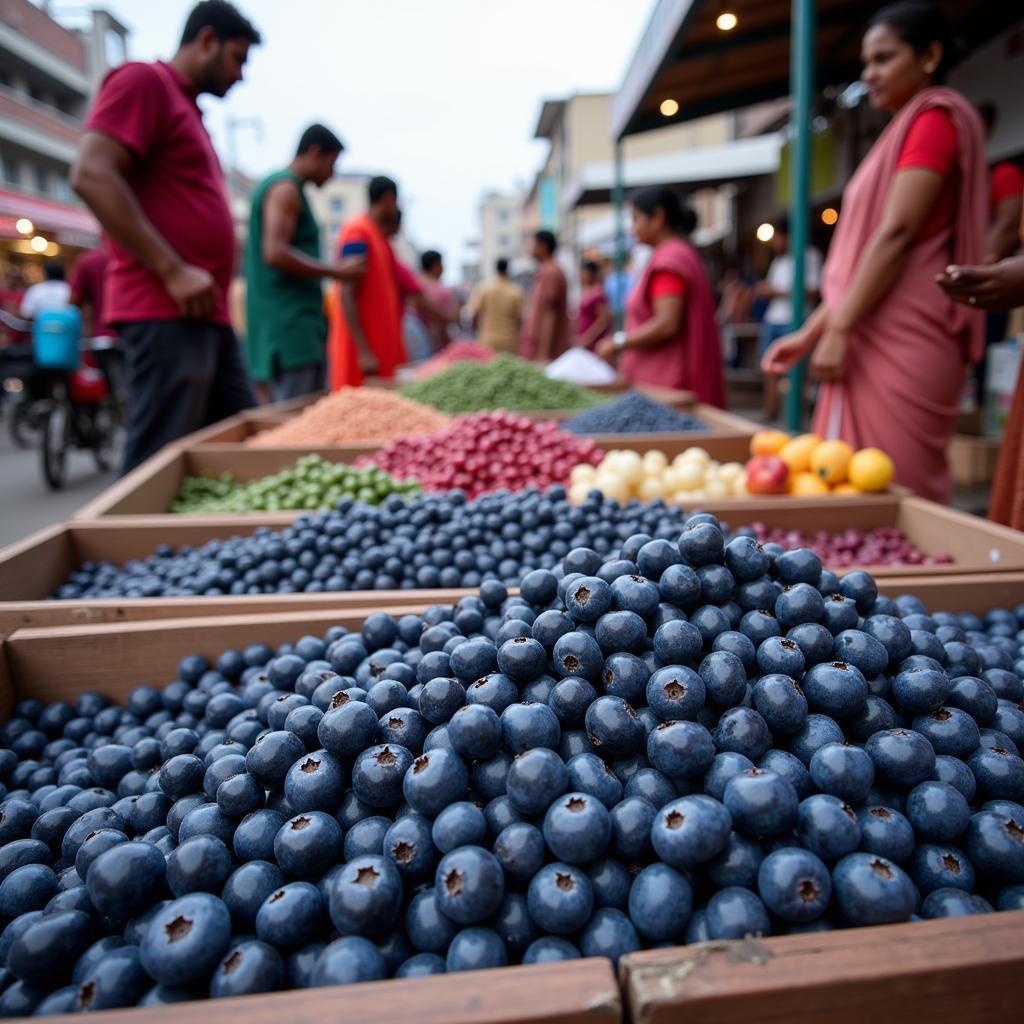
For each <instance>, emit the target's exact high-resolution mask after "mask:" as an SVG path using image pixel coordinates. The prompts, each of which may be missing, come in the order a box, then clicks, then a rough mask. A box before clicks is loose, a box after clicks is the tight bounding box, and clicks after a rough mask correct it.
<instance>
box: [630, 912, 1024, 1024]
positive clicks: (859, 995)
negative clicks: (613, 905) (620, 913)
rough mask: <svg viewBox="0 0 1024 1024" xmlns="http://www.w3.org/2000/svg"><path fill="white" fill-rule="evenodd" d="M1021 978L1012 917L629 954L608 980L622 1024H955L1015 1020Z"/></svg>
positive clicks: (1018, 937) (1021, 935) (1023, 922)
mask: <svg viewBox="0 0 1024 1024" xmlns="http://www.w3.org/2000/svg"><path fill="white" fill-rule="evenodd" d="M1022 970H1024V911H1020V910H1018V911H1013V912H1009V913H1001V914H980V915H978V916H976V917H959V918H945V919H941V920H935V921H917V922H913V923H908V924H897V925H888V926H884V927H874V928H851V929H847V930H843V931H833V932H818V933H814V934H810V935H784V936H778V937H776V938H768V939H746V940H742V941H736V942H703V943H699V944H697V945H694V946H685V947H681V948H679V949H668V950H651V951H649V952H644V953H631V954H630V955H628V956H626V957H624V958H623V960H622V962H621V963H620V964H619V977H620V980H621V982H622V985H623V1001H624V1004H625V1009H626V1014H627V1017H628V1019H629V1020H630V1021H631V1022H632V1024H677V1022H680V1021H685V1022H686V1024H769V1022H772V1024H777V1022H783V1021H785V1022H787V1024H817V1022H819V1021H826V1020H827V1021H830V1022H832V1024H861V1022H862V1021H871V1024H906V1022H908V1021H922V1022H925V1021H926V1022H927V1024H954V1022H956V1024H960V1022H963V1021H983V1020H1012V1019H1014V1018H1015V1017H1017V1015H1018V1014H1019V1013H1020V1012H1021V1005H1022V1004H1021V997H1022V989H1021V980H1020V979H1021V972H1022ZM1017 1019H1019V1017H1018V1018H1017Z"/></svg>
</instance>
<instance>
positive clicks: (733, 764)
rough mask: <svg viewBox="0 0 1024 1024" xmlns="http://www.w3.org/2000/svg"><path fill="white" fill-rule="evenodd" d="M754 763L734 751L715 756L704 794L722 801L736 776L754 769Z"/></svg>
mask: <svg viewBox="0 0 1024 1024" xmlns="http://www.w3.org/2000/svg"><path fill="white" fill-rule="evenodd" d="M753 767H754V762H753V761H751V760H750V758H749V757H747V756H746V754H740V753H738V752H737V751H734V750H723V751H722V752H721V753H720V754H716V755H715V759H714V761H712V762H711V767H710V768H709V769H708V771H707V773H706V774H705V776H704V792H705V793H707V795H708V796H712V797H714V798H715V799H716V800H721V799H722V797H723V796H724V794H725V787H726V785H727V784H728V782H729V780H730V779H731V778H732V777H733V776H734V775H739V774H740V772H745V771H746V770H747V769H748V768H753Z"/></svg>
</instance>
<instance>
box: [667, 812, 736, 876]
mask: <svg viewBox="0 0 1024 1024" xmlns="http://www.w3.org/2000/svg"><path fill="white" fill-rule="evenodd" d="M731 828H732V818H731V816H730V815H729V812H728V810H727V809H726V808H725V806H724V805H723V804H721V803H719V801H717V800H715V799H714V798H712V797H709V796H703V795H699V796H685V797H682V798H680V799H679V800H674V801H673V802H672V803H670V804H666V805H665V806H664V807H662V808H661V810H660V811H659V812H658V814H657V816H656V817H655V819H654V824H653V825H652V826H651V842H652V844H653V845H654V850H655V852H656V853H657V855H658V856H659V857H660V858H661V859H662V860H663V861H665V862H666V863H667V864H670V865H671V866H672V867H675V868H683V869H689V868H694V867H697V866H698V865H700V864H703V863H706V862H707V861H709V860H711V858H712V857H714V856H715V855H716V854H718V853H719V852H721V850H722V849H723V848H724V847H725V844H726V843H727V842H728V839H729V832H730V830H731Z"/></svg>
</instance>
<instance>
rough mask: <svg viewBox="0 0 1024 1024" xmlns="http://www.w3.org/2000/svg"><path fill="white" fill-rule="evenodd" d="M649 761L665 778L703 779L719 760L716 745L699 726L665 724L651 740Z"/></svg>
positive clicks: (678, 722) (654, 731)
mask: <svg viewBox="0 0 1024 1024" xmlns="http://www.w3.org/2000/svg"><path fill="white" fill-rule="evenodd" d="M647 758H648V760H649V761H650V762H651V765H652V766H653V767H654V768H656V769H657V770H658V771H660V772H663V773H664V774H665V775H668V776H671V777H687V778H690V777H699V776H702V775H703V774H704V773H705V772H706V771H707V770H708V768H709V767H710V766H711V763H712V761H713V760H714V758H715V744H714V741H713V740H712V738H711V733H709V732H708V731H707V729H705V728H704V726H703V725H699V724H698V723H697V722H682V721H670V722H662V723H661V724H660V725H658V726H657V728H655V729H654V730H653V731H652V732H651V733H650V735H649V736H648V737H647Z"/></svg>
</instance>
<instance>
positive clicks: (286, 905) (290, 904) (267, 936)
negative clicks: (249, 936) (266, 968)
mask: <svg viewBox="0 0 1024 1024" xmlns="http://www.w3.org/2000/svg"><path fill="white" fill-rule="evenodd" d="M267 880H269V876H268V878H267V879H265V880H264V881H267ZM282 882H283V879H282V881H280V882H278V883H277V885H275V886H271V887H270V891H269V892H267V894H266V896H265V897H264V898H263V900H262V901H261V903H260V905H259V907H258V909H257V911H256V914H255V915H254V920H253V922H250V927H251V926H252V924H255V930H256V934H257V935H258V936H259V938H260V939H261V940H262V941H263V942H267V943H269V944H270V945H271V946H274V947H275V948H277V949H294V948H296V947H298V946H303V945H306V944H307V943H309V942H311V941H313V939H315V938H316V936H317V935H318V934H319V932H320V928H321V925H322V922H323V919H324V900H323V897H322V895H321V893H320V890H319V889H318V888H317V887H316V886H315V885H312V884H311V883H309V882H290V883H289V884H288V885H284V884H282ZM261 890H262V886H261Z"/></svg>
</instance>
